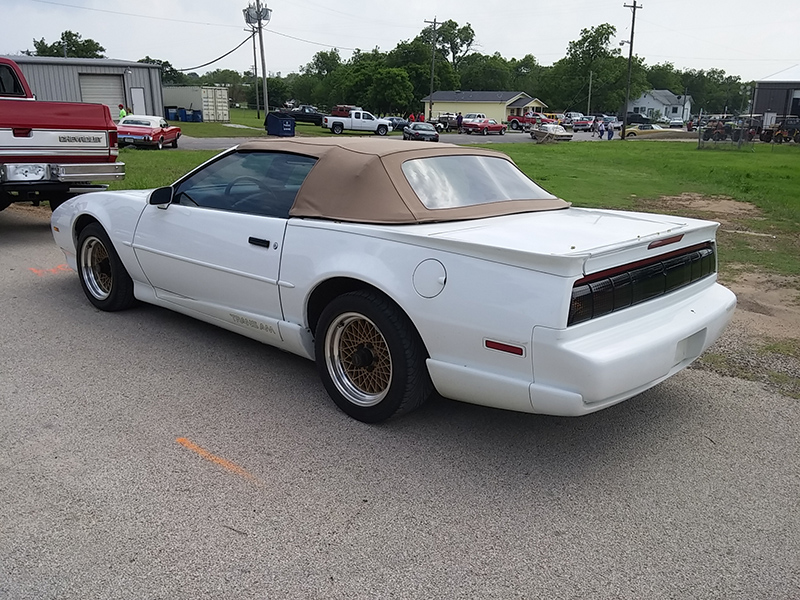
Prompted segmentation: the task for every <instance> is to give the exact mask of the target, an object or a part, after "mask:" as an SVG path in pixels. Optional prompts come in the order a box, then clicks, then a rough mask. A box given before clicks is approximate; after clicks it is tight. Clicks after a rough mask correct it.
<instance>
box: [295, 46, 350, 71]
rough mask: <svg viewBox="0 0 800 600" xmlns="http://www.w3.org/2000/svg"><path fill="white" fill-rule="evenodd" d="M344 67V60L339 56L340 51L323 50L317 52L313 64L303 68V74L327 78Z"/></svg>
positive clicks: (310, 63)
mask: <svg viewBox="0 0 800 600" xmlns="http://www.w3.org/2000/svg"><path fill="white" fill-rule="evenodd" d="M341 66H342V58H341V57H340V56H339V50H338V49H337V48H334V49H333V50H321V51H319V52H317V53H316V54H315V55H314V56H313V58H312V59H311V62H309V63H308V64H307V65H305V66H304V67H301V69H300V70H301V72H303V73H305V74H306V75H316V76H317V77H327V76H328V75H330V74H331V73H333V72H334V71H335V70H336V69H338V68H339V67H341Z"/></svg>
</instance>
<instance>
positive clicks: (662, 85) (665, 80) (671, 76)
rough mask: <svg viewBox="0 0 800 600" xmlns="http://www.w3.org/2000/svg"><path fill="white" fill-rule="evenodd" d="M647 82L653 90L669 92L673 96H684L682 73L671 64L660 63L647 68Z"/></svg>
mask: <svg viewBox="0 0 800 600" xmlns="http://www.w3.org/2000/svg"><path fill="white" fill-rule="evenodd" d="M647 82H648V83H649V84H650V87H651V89H654V90H669V91H670V92H672V93H673V94H683V81H682V80H681V72H680V71H678V70H676V69H675V67H674V65H673V64H672V63H670V62H665V63H660V64H657V65H653V66H652V67H648V68H647Z"/></svg>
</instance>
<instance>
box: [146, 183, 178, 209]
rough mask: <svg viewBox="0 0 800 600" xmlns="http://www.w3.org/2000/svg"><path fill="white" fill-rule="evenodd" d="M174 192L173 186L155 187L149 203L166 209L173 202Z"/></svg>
mask: <svg viewBox="0 0 800 600" xmlns="http://www.w3.org/2000/svg"><path fill="white" fill-rule="evenodd" d="M172 194H173V190H172V188H171V187H161V188H158V189H155V190H153V192H152V193H151V194H150V199H149V200H148V203H149V204H153V205H155V206H158V207H159V208H164V209H165V208H167V207H168V206H169V205H170V204H171V203H172Z"/></svg>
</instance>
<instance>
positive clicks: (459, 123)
mask: <svg viewBox="0 0 800 600" xmlns="http://www.w3.org/2000/svg"><path fill="white" fill-rule="evenodd" d="M463 121H464V117H462V116H461V113H460V112H459V113H458V116H457V117H456V127H457V128H458V133H461V123H462V122H463Z"/></svg>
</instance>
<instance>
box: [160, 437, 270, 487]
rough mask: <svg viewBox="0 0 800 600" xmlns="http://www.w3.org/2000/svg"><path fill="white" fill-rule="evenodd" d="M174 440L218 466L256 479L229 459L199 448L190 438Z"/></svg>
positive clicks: (253, 479) (247, 477)
mask: <svg viewBox="0 0 800 600" xmlns="http://www.w3.org/2000/svg"><path fill="white" fill-rule="evenodd" d="M175 441H176V442H178V443H179V444H180V445H181V446H183V447H184V448H188V449H189V450H191V451H192V452H194V453H196V454H198V455H200V456H201V457H202V458H205V459H206V460H208V461H211V462H213V463H214V464H217V465H219V466H220V467H222V468H223V469H226V470H228V471H230V472H231V473H236V474H237V475H241V476H242V477H244V478H245V479H250V480H252V481H255V480H256V478H255V477H254V476H253V475H251V474H250V473H248V472H247V471H245V470H244V469H243V468H242V467H240V466H239V465H235V464H233V463H232V462H231V461H229V460H225V459H224V458H221V457H219V456H216V455H215V454H212V453H211V452H209V451H208V450H205V449H203V448H201V447H200V446H198V445H197V444H195V443H194V442H191V441H190V440H188V439H186V438H178V439H176V440H175Z"/></svg>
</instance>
